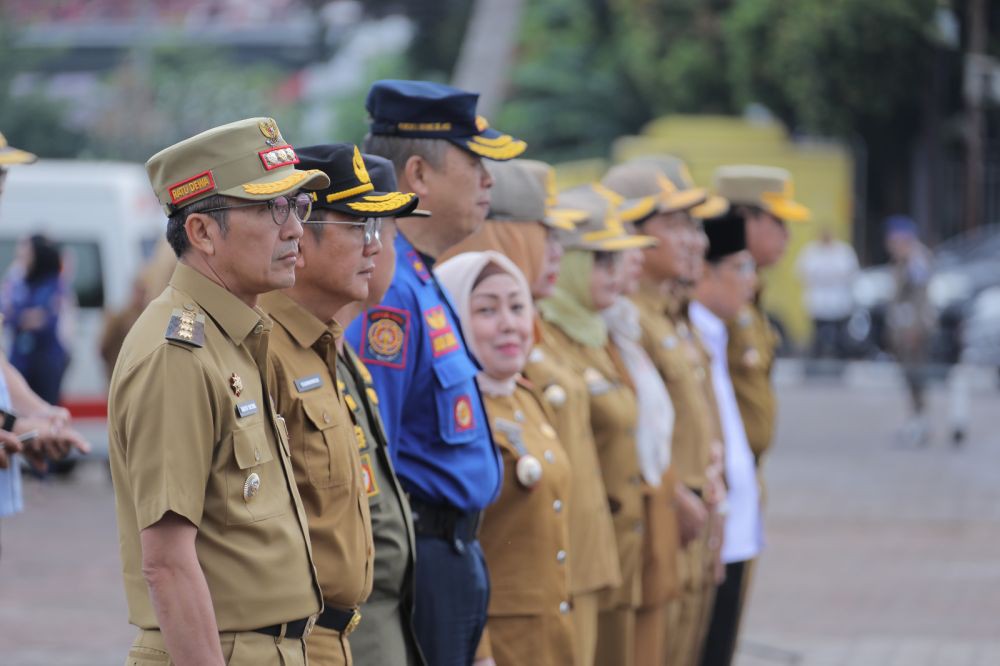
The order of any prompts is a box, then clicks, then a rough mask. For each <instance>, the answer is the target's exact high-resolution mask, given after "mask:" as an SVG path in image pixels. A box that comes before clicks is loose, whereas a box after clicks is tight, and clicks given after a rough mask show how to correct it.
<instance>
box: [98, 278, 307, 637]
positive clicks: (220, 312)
mask: <svg viewBox="0 0 1000 666" xmlns="http://www.w3.org/2000/svg"><path fill="white" fill-rule="evenodd" d="M270 327H271V322H270V320H268V319H267V318H266V317H264V315H263V313H262V312H260V311H259V310H256V309H253V308H250V307H247V306H246V305H245V304H244V303H243V302H242V301H240V300H239V299H238V298H236V297H235V296H233V295H232V294H231V293H230V292H228V291H226V290H225V289H223V288H222V287H220V286H219V285H217V284H216V283H214V282H212V281H211V280H209V279H208V278H206V277H205V276H203V275H202V274H200V273H198V272H197V271H195V270H194V269H192V268H190V267H188V266H186V265H184V264H178V266H177V268H176V270H175V271H174V274H173V277H172V278H171V280H170V285H169V286H168V287H167V288H166V290H165V291H164V292H163V293H162V294H161V295H160V296H159V297H158V298H156V299H155V300H154V301H153V302H152V303H150V305H149V307H148V308H146V310H145V312H143V313H142V315H141V316H140V317H139V319H138V320H137V321H136V323H135V326H134V327H133V328H132V331H131V332H130V333H129V334H128V336H127V337H126V338H125V342H124V343H123V345H122V349H121V353H120V354H119V357H118V362H117V364H116V366H115V371H114V374H113V376H112V379H111V387H110V390H109V397H108V406H109V414H108V426H109V427H108V436H109V451H108V454H109V458H110V462H111V475H112V479H113V481H114V487H115V509H116V512H117V516H118V532H119V541H120V543H121V557H122V567H123V570H124V577H125V596H126V599H127V601H128V607H129V622H131V623H132V624H134V625H137V626H138V627H140V628H142V629H158V628H159V624H158V622H157V619H156V615H155V613H154V612H153V607H152V604H151V603H150V599H149V591H148V589H147V587H146V581H145V580H144V579H143V576H142V571H141V568H142V567H141V565H142V553H141V548H140V542H139V532H140V531H141V530H143V529H145V528H147V527H149V526H151V525H154V524H155V523H157V522H158V521H159V520H160V519H161V518H162V517H163V516H164V514H165V513H167V512H168V511H172V512H174V513H176V514H178V515H180V516H183V517H184V518H186V519H187V520H189V521H191V523H193V524H194V525H195V526H196V527H197V528H198V536H197V539H196V541H195V550H196V551H197V555H198V562H199V564H200V565H201V568H202V571H203V572H204V574H205V580H206V582H207V583H208V589H209V592H210V593H211V595H212V602H213V606H214V609H215V617H216V622H217V624H218V628H219V630H220V631H224V632H225V631H247V630H252V629H257V628H260V627H267V626H270V625H273V624H279V623H283V622H291V621H294V620H300V619H303V618H306V617H309V616H310V615H313V614H315V613H317V612H319V610H320V597H319V592H318V587H317V579H316V571H315V569H314V568H313V566H312V559H311V552H310V547H309V538H308V534H307V531H306V529H307V527H306V516H305V513H304V512H303V508H302V503H301V501H300V499H299V494H298V491H297V490H296V487H295V483H294V476H293V472H292V463H291V460H290V459H289V450H288V439H287V435H286V433H285V432H284V430H283V425H282V423H281V421H280V418H278V417H276V416H275V413H274V411H273V410H272V406H271V403H270V400H269V399H268V396H267V392H266V389H265V387H264V384H263V380H262V377H263V376H264V375H265V373H266V359H267V350H268V338H269V334H270Z"/></svg>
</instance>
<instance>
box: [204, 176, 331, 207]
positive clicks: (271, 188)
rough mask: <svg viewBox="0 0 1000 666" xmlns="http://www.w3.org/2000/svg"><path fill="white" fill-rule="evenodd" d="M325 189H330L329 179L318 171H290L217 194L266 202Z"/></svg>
mask: <svg viewBox="0 0 1000 666" xmlns="http://www.w3.org/2000/svg"><path fill="white" fill-rule="evenodd" d="M327 187H330V177H329V176H327V175H326V174H325V173H323V172H322V171H320V170H319V169H310V170H308V171H301V170H299V169H292V170H290V171H281V173H275V174H274V175H271V174H268V175H267V176H265V177H263V178H258V179H257V180H253V181H250V182H249V183H244V184H242V185H237V186H236V187H231V188H229V189H228V190H223V191H221V192H219V194H224V195H226V196H231V197H237V198H239V199H250V200H251V201H266V200H268V199H273V198H274V197H280V196H281V195H283V194H290V193H292V192H294V191H296V190H322V189H324V188H327Z"/></svg>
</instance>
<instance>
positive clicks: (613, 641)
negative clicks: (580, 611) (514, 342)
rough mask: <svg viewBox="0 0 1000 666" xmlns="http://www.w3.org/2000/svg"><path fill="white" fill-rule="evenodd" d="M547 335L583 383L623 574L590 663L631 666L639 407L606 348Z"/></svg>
mask: <svg viewBox="0 0 1000 666" xmlns="http://www.w3.org/2000/svg"><path fill="white" fill-rule="evenodd" d="M549 333H550V334H551V341H552V344H553V345H556V346H558V347H560V348H562V349H564V350H565V354H564V355H563V356H562V358H563V359H564V360H565V361H566V363H567V364H568V366H569V367H570V368H571V369H572V370H573V371H574V372H576V373H577V374H578V375H579V376H581V377H583V380H584V381H585V382H586V384H587V390H588V392H589V393H590V424H591V427H592V429H593V431H594V441H595V443H596V444H597V455H598V459H599V460H600V464H601V471H602V473H603V477H604V487H605V490H606V492H607V500H608V506H609V508H610V510H611V518H612V522H613V523H614V527H615V539H616V544H617V547H618V562H619V565H620V567H621V574H622V584H621V586H619V587H618V588H616V589H612V590H608V591H605V592H603V593H602V594H601V599H600V609H601V612H600V616H599V619H598V640H597V656H596V660H595V663H596V664H623V665H625V666H630V665H631V664H632V663H633V661H634V647H635V644H634V640H633V638H634V633H635V610H636V608H638V606H639V603H640V600H641V596H642V594H641V593H642V590H641V583H642V577H641V564H642V543H643V529H644V527H643V501H642V477H641V476H640V473H639V462H638V458H637V456H636V449H635V427H636V420H637V418H638V407H637V405H636V400H635V395H634V393H633V392H632V389H631V388H630V387H629V386H628V385H627V384H626V383H625V382H624V380H623V377H624V373H623V371H622V370H621V366H620V364H618V363H616V362H615V360H614V359H613V357H612V355H611V352H610V351H609V350H610V349H611V347H610V346H607V347H587V346H584V345H582V344H579V343H577V342H576V341H574V340H572V339H571V338H570V337H569V336H567V335H566V334H565V333H564V332H563V331H561V330H560V329H559V328H557V327H555V326H552V327H550V328H549Z"/></svg>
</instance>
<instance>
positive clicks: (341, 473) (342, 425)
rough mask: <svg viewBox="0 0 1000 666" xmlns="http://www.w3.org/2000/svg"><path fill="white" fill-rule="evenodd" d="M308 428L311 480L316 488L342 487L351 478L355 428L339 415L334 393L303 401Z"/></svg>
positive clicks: (306, 441)
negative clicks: (351, 448)
mask: <svg viewBox="0 0 1000 666" xmlns="http://www.w3.org/2000/svg"><path fill="white" fill-rule="evenodd" d="M302 410H303V411H304V412H305V415H306V421H307V422H308V423H307V424H306V427H305V428H304V429H303V433H302V440H303V441H302V447H303V454H304V460H305V462H306V470H307V473H308V476H309V483H311V484H312V485H313V486H315V487H317V488H333V487H334V486H342V485H344V484H346V483H348V482H349V481H350V480H351V472H352V470H351V465H352V464H353V463H352V460H351V450H350V447H351V446H354V447H357V442H356V440H355V439H354V428H353V426H352V424H351V423H350V422H344V419H343V418H339V417H338V415H339V414H341V410H340V405H339V403H338V402H337V398H336V397H334V396H333V395H330V394H327V395H325V396H324V395H318V396H315V397H310V399H309V400H303V401H302Z"/></svg>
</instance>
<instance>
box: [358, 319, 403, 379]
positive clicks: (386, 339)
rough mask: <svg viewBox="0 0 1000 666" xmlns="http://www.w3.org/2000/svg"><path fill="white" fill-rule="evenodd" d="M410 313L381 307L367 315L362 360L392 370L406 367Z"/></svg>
mask: <svg viewBox="0 0 1000 666" xmlns="http://www.w3.org/2000/svg"><path fill="white" fill-rule="evenodd" d="M409 326H410V313H409V312H407V311H406V310H397V309H396V308H389V307H385V306H380V307H377V308H372V309H371V310H369V311H368V312H367V313H365V338H364V345H363V346H362V348H361V358H363V359H364V360H365V362H367V363H374V364H375V365H384V366H387V367H390V368H402V367H405V366H406V344H407V336H408V334H409Z"/></svg>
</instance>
